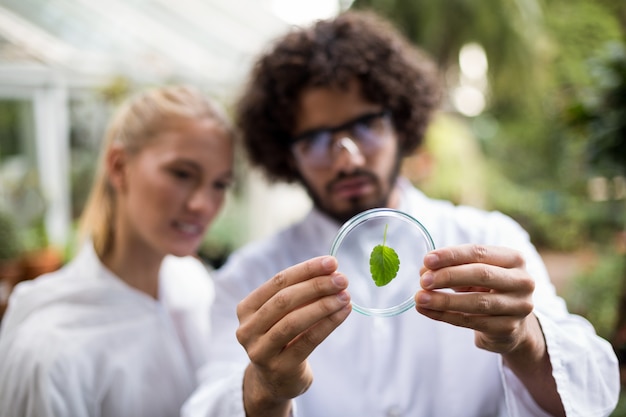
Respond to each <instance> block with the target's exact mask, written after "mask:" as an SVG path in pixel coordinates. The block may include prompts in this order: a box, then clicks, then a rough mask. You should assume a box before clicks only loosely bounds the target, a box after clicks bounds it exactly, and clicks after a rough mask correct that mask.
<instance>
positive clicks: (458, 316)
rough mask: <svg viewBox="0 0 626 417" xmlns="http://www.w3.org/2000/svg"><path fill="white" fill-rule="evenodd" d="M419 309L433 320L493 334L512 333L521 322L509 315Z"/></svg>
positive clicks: (418, 309)
mask: <svg viewBox="0 0 626 417" xmlns="http://www.w3.org/2000/svg"><path fill="white" fill-rule="evenodd" d="M417 311H418V312H419V313H420V314H423V315H424V316H426V317H429V318H431V319H433V320H437V321H441V322H445V323H449V324H452V325H454V326H458V327H465V328H468V329H472V330H476V331H479V332H483V333H485V334H491V335H503V336H504V335H510V334H512V333H513V332H514V331H515V330H516V329H517V326H518V324H519V320H517V319H511V317H509V316H488V315H479V314H468V313H459V312H456V311H437V310H429V309H427V308H422V307H418V308H417Z"/></svg>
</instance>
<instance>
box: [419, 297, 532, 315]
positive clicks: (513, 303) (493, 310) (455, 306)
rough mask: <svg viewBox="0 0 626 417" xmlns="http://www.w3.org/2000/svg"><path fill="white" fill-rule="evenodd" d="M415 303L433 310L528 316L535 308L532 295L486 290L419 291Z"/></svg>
mask: <svg viewBox="0 0 626 417" xmlns="http://www.w3.org/2000/svg"><path fill="white" fill-rule="evenodd" d="M415 303H416V305H417V306H418V307H420V308H425V309H428V310H431V311H439V312H457V313H465V314H472V315H489V316H526V315H528V314H530V312H532V310H533V308H534V305H533V303H532V298H530V297H521V298H517V297H510V296H508V295H503V294H494V293H486V292H476V293H452V292H444V291H418V293H417V294H416V296H415Z"/></svg>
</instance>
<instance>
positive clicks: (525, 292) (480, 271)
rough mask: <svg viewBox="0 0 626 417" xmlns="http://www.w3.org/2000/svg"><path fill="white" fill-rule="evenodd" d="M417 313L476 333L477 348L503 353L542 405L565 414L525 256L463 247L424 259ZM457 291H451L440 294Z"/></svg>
mask: <svg viewBox="0 0 626 417" xmlns="http://www.w3.org/2000/svg"><path fill="white" fill-rule="evenodd" d="M421 286H422V288H423V290H421V291H418V292H417V294H416V295H415V302H416V309H417V311H418V312H420V313H421V314H423V315H425V316H427V317H430V318H432V319H434V320H439V321H444V322H447V323H450V324H453V325H455V326H461V327H467V328H469V329H473V330H474V331H475V333H474V334H475V343H476V346H477V347H479V348H481V349H486V350H489V351H491V352H496V353H500V354H502V356H503V359H504V361H505V363H507V365H508V366H509V367H510V368H511V370H513V372H514V373H515V374H516V375H517V376H518V377H519V378H520V380H521V381H522V382H523V383H524V385H525V386H526V387H527V389H528V390H529V392H530V393H531V394H532V395H533V397H534V398H535V400H536V401H537V403H538V404H539V405H541V406H542V407H543V408H544V409H545V410H546V411H548V412H550V413H552V414H553V415H564V414H565V412H564V410H563V405H562V403H561V399H560V396H559V394H558V392H557V391H556V383H555V381H554V378H553V377H552V366H551V364H550V359H549V356H548V352H547V349H546V344H545V340H544V337H543V333H542V331H541V326H540V325H539V321H538V320H537V318H536V317H535V315H534V314H532V311H533V308H534V305H533V299H532V297H533V291H534V289H535V282H534V280H533V278H532V277H531V276H530V275H529V274H528V272H527V271H526V266H525V261H524V258H523V256H522V254H521V253H519V252H518V251H515V250H513V249H509V248H505V247H496V246H481V245H461V246H454V247H447V248H441V249H436V250H434V251H432V252H430V253H429V254H427V255H426V256H425V257H424V267H423V268H422V271H421ZM442 289H452V290H454V291H453V292H450V291H437V290H442Z"/></svg>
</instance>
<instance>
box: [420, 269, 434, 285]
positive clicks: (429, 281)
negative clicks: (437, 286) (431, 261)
mask: <svg viewBox="0 0 626 417" xmlns="http://www.w3.org/2000/svg"><path fill="white" fill-rule="evenodd" d="M434 281H435V276H434V275H433V273H432V272H430V271H428V272H426V273H425V274H424V275H422V288H430V287H431V286H432V285H433V282H434Z"/></svg>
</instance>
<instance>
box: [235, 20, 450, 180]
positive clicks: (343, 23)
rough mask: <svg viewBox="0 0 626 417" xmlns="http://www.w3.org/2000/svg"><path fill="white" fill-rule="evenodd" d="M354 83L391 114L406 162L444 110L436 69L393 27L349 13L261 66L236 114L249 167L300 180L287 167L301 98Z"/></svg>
mask: <svg viewBox="0 0 626 417" xmlns="http://www.w3.org/2000/svg"><path fill="white" fill-rule="evenodd" d="M355 78H356V79H357V80H358V81H359V82H360V85H361V90H362V93H363V96H364V98H365V99H366V100H368V101H371V102H372V103H377V104H380V105H381V106H382V107H384V108H386V109H389V110H390V111H391V114H392V117H393V123H394V126H395V129H396V132H397V133H398V138H399V141H400V146H399V149H400V152H401V156H406V155H409V154H410V153H412V152H413V151H414V150H415V149H416V148H417V147H418V146H419V145H420V144H421V142H422V139H423V136H424V131H425V130H426V126H427V124H428V122H429V120H430V117H431V115H432V113H433V111H434V110H435V108H436V107H437V106H438V104H439V99H440V84H439V79H438V76H437V71H436V67H435V65H434V63H433V61H432V60H431V59H430V58H429V57H427V55H426V54H425V53H424V52H423V51H422V50H421V49H419V48H417V47H415V46H413V45H412V44H410V42H409V41H408V40H407V39H406V38H404V37H403V36H402V35H401V34H400V33H399V32H398V31H397V30H396V29H395V28H394V27H393V26H392V25H391V23H389V22H388V21H386V20H384V19H382V18H381V17H379V16H377V15H375V14H374V13H372V12H368V11H347V12H344V13H342V14H340V15H339V16H337V17H335V18H332V19H328V20H320V21H317V22H316V23H314V24H313V25H312V26H311V27H309V28H304V29H303V28H297V29H296V28H294V29H292V30H291V31H290V32H288V33H287V34H286V35H285V36H283V37H282V38H279V39H277V40H276V41H275V43H274V44H273V45H272V47H271V48H270V49H269V50H268V51H267V52H266V53H264V54H263V55H261V56H260V57H259V59H258V60H257V61H256V64H255V66H254V68H253V70H252V73H251V76H250V79H249V81H248V84H247V85H246V88H245V89H244V91H243V94H242V96H241V97H240V99H239V101H238V103H237V105H236V108H235V120H236V123H237V125H238V127H239V128H240V130H241V134H242V139H243V144H244V146H245V148H246V151H247V154H248V157H249V160H250V162H251V164H252V165H253V166H256V167H258V168H260V169H261V170H262V171H264V173H265V174H266V176H267V178H268V179H269V180H270V181H281V180H282V181H287V182H294V181H297V180H298V179H299V178H300V177H299V175H298V173H297V171H296V170H295V168H294V167H293V164H291V163H290V162H289V161H290V158H291V156H290V140H291V136H292V134H293V130H294V123H295V114H296V111H297V108H296V105H297V103H298V100H299V96H300V94H301V92H302V91H303V90H304V89H306V88H309V87H335V88H347V85H348V83H349V82H350V81H351V80H353V79H355Z"/></svg>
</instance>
